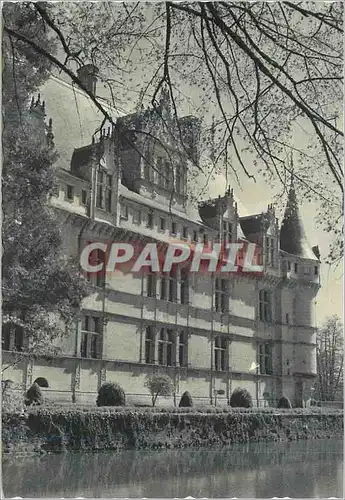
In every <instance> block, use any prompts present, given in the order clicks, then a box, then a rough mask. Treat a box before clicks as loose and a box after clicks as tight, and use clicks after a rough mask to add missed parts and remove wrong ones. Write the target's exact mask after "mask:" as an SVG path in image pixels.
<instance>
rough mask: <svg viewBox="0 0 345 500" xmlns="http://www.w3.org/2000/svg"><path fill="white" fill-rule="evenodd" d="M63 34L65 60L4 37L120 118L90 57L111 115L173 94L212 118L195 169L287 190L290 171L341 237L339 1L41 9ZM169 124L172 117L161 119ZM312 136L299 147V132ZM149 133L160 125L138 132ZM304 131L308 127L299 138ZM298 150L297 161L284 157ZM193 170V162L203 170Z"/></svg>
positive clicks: (181, 106) (175, 105) (176, 103)
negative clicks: (93, 88)
mask: <svg viewBox="0 0 345 500" xmlns="http://www.w3.org/2000/svg"><path fill="white" fill-rule="evenodd" d="M32 5H33V8H34V9H35V10H36V12H37V15H38V17H39V19H40V20H41V21H42V22H43V23H44V24H45V26H46V29H47V30H50V31H51V33H52V34H55V36H56V39H57V41H58V42H59V44H60V55H59V57H54V56H53V55H52V54H51V53H50V52H49V48H47V47H41V46H39V45H38V44H36V43H35V42H33V41H32V40H31V39H28V38H27V37H25V36H23V35H22V34H21V33H20V32H18V30H17V31H15V30H13V29H12V28H11V25H10V22H8V21H7V20H6V19H5V25H4V32H5V34H6V35H7V36H10V37H11V38H12V39H14V40H17V41H20V42H21V43H24V44H27V45H29V46H30V47H31V48H32V49H34V50H37V51H38V52H40V54H42V55H44V56H46V57H47V58H49V59H50V61H52V62H53V63H54V65H55V66H56V68H57V69H58V70H59V71H60V72H62V73H64V74H65V75H67V76H68V77H69V78H70V79H71V80H72V82H73V83H74V84H76V85H78V86H79V87H80V88H81V89H82V90H84V91H85V92H87V93H88V94H89V97H90V99H92V101H93V102H94V104H95V105H96V106H97V107H98V109H99V110H100V111H101V112H102V113H103V116H104V118H105V120H107V121H110V122H114V121H115V119H114V116H110V113H109V111H107V109H105V107H104V105H103V104H102V103H103V100H101V99H99V98H98V97H97V96H93V95H92V94H91V93H90V92H88V91H87V89H85V88H84V86H83V84H82V82H80V80H79V78H78V77H77V73H76V69H77V67H78V66H80V65H82V64H85V63H88V62H90V61H91V62H93V63H95V64H96V65H97V66H98V67H99V68H100V78H101V81H102V82H103V84H104V85H105V88H106V89H107V94H108V97H109V101H110V102H111V104H112V106H113V108H114V109H118V110H121V109H123V107H126V102H127V104H128V99H129V98H130V99H132V100H133V96H137V109H140V107H141V105H143V104H144V105H145V106H146V105H149V104H150V105H151V106H152V107H153V108H157V109H158V98H159V94H160V91H161V90H162V89H165V90H166V91H168V92H169V97H170V101H171V106H172V112H173V116H174V118H175V120H176V122H177V123H178V120H177V119H178V113H179V112H180V110H183V111H186V110H187V111H190V110H192V111H193V114H196V115H198V116H203V117H204V127H203V134H204V135H203V137H202V141H201V142H202V145H203V151H202V153H203V154H202V156H201V158H200V162H198V165H197V166H198V169H201V170H202V171H203V172H204V174H205V175H206V176H207V177H209V176H211V175H212V174H213V173H219V172H222V173H224V175H225V177H226V179H227V180H228V178H229V177H230V176H231V177H232V179H237V180H238V182H240V180H241V178H243V176H244V177H245V176H247V177H250V178H252V179H253V180H254V181H255V179H256V178H257V177H258V176H260V175H261V176H263V177H265V178H266V180H267V181H268V182H275V183H276V182H277V181H278V182H279V183H280V186H281V189H282V192H281V193H280V195H281V194H283V192H284V191H286V187H287V179H289V178H290V175H291V173H292V170H293V174H294V177H295V184H296V186H297V188H298V189H299V191H300V194H301V196H303V198H304V199H305V200H309V201H317V202H318V203H319V205H320V213H319V218H320V221H321V222H322V223H323V227H324V228H325V230H326V231H330V232H333V233H334V236H335V238H334V246H333V248H332V250H331V260H332V261H335V260H337V259H339V256H341V255H342V252H343V242H342V192H343V169H342V164H341V158H342V137H343V132H342V105H341V104H342V98H341V96H342V77H343V75H342V68H343V61H342V58H343V47H342V46H343V38H342V33H343V28H342V10H343V7H342V3H341V2H332V3H329V2H327V3H326V2H325V3H320V2H318V3H314V2H275V3H274V2H273V3H271V2H250V3H249V2H208V3H203V2H197V3H193V4H190V3H175V2H162V3H159V4H145V3H140V2H137V3H135V4H133V3H128V4H126V3H121V4H112V3H111V2H102V3H87V2H78V3H63V4H59V3H58V4H55V5H46V4H41V3H35V4H32ZM160 118H161V120H162V121H164V117H163V116H161V117H160ZM298 130H304V132H302V133H304V135H305V140H304V141H299V143H298V144H296V137H297V136H298V133H297V131H298ZM141 132H142V133H149V134H151V130H147V129H146V130H141ZM300 133H301V132H299V134H300ZM291 152H293V153H294V158H295V160H294V165H293V166H292V164H291V163H290V162H288V161H287V158H288V157H289V154H290V153H291ZM194 166H195V165H194Z"/></svg>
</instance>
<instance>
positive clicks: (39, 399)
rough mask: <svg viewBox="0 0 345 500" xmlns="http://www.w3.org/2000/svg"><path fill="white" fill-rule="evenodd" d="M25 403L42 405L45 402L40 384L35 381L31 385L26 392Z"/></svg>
mask: <svg viewBox="0 0 345 500" xmlns="http://www.w3.org/2000/svg"><path fill="white" fill-rule="evenodd" d="M25 396H26V399H25V404H26V405H27V406H31V405H41V404H42V403H43V395H42V392H41V389H40V386H39V385H38V384H36V382H34V383H33V384H32V386H31V387H29V389H28V390H27V392H26V395H25Z"/></svg>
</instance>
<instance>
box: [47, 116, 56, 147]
mask: <svg viewBox="0 0 345 500" xmlns="http://www.w3.org/2000/svg"><path fill="white" fill-rule="evenodd" d="M47 142H48V146H49V147H52V148H53V147H54V134H53V120H52V119H51V118H49V122H48V130H47Z"/></svg>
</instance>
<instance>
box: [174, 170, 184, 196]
mask: <svg viewBox="0 0 345 500" xmlns="http://www.w3.org/2000/svg"><path fill="white" fill-rule="evenodd" d="M175 189H176V192H177V193H178V194H183V169H182V166H181V165H176V170H175Z"/></svg>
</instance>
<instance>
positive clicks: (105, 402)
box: [96, 382, 126, 406]
mask: <svg viewBox="0 0 345 500" xmlns="http://www.w3.org/2000/svg"><path fill="white" fill-rule="evenodd" d="M96 403H97V406H125V404H126V396H125V391H124V390H123V389H122V387H121V386H120V385H119V384H115V383H113V382H105V383H104V384H103V385H102V386H101V387H100V388H99V391H98V397H97V401H96Z"/></svg>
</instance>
